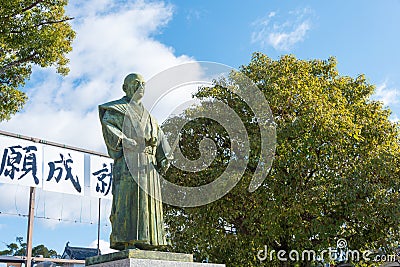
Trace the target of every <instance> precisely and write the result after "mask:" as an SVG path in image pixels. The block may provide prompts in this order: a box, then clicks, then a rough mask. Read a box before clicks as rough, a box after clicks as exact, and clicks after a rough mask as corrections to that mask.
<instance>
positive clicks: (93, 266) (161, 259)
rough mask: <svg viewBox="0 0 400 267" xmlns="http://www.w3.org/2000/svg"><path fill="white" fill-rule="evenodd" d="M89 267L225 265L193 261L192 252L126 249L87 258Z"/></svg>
mask: <svg viewBox="0 0 400 267" xmlns="http://www.w3.org/2000/svg"><path fill="white" fill-rule="evenodd" d="M85 266H90V267H147V266H153V267H158V266H160V267H161V266H163V267H184V266H187V267H225V264H213V263H198V262H193V255H192V254H183V253H171V252H160V251H148V250H135V249H128V250H123V251H119V252H115V253H110V254H105V255H100V256H95V257H91V258H87V259H86V262H85Z"/></svg>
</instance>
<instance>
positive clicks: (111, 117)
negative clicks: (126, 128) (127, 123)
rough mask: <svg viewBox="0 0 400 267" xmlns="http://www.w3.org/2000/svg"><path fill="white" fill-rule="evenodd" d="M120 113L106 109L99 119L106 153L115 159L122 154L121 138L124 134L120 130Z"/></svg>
mask: <svg viewBox="0 0 400 267" xmlns="http://www.w3.org/2000/svg"><path fill="white" fill-rule="evenodd" d="M120 117H121V115H120V114H118V113H117V112H113V111H112V110H107V111H106V112H105V113H104V116H103V118H102V120H101V125H102V130H103V137H104V141H105V143H106V146H107V150H108V154H109V155H110V157H111V158H113V159H116V158H119V157H121V156H122V139H123V138H124V134H123V133H122V130H121V128H122V127H121V125H122V124H121V122H120V120H123V118H120Z"/></svg>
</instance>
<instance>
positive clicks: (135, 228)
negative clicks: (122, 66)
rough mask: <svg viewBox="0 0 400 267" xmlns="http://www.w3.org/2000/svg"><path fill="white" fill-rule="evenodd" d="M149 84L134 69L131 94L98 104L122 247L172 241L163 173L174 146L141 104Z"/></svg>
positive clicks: (115, 243)
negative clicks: (167, 227)
mask: <svg viewBox="0 0 400 267" xmlns="http://www.w3.org/2000/svg"><path fill="white" fill-rule="evenodd" d="M144 85H145V83H144V80H143V78H142V76H141V75H139V74H129V75H128V76H127V77H126V78H125V80H124V84H123V90H124V92H125V94H126V95H125V96H124V97H123V98H121V99H119V100H115V101H111V102H108V103H105V104H102V105H100V106H99V115H100V121H101V125H102V131H103V137H104V141H105V143H106V146H107V150H108V154H109V155H110V157H111V158H113V159H114V166H113V187H112V193H113V202H112V209H111V215H110V221H111V224H112V232H111V235H110V247H111V248H113V249H117V250H124V249H133V248H137V249H154V248H156V247H158V246H163V245H166V244H167V243H166V239H165V231H164V223H163V211H162V201H161V189H160V182H159V177H158V172H165V171H166V170H167V169H168V167H169V161H168V153H169V150H170V148H169V146H168V143H167V141H166V139H165V138H164V134H163V132H162V130H161V129H160V127H159V126H158V124H157V121H156V120H155V119H154V117H152V116H151V115H150V114H149V112H148V111H147V110H146V109H145V108H144V106H143V104H142V103H141V98H142V97H143V94H144ZM124 118H125V123H128V124H125V125H124ZM126 125H128V128H127V127H126ZM129 125H130V126H129ZM123 127H124V128H123ZM139 127H141V128H140V129H139ZM124 129H125V130H124ZM126 129H128V131H127V130H126ZM128 157H129V159H130V160H127V159H128ZM128 161H129V162H128ZM128 163H129V164H128ZM128 166H129V167H128ZM149 192H150V194H148V193H149Z"/></svg>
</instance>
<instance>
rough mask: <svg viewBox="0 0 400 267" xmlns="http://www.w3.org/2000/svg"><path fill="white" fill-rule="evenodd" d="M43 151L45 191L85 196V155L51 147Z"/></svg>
mask: <svg viewBox="0 0 400 267" xmlns="http://www.w3.org/2000/svg"><path fill="white" fill-rule="evenodd" d="M43 150H44V156H43V160H44V170H43V174H44V176H43V189H44V190H47V191H53V192H60V193H67V194H75V195H82V196H83V194H84V189H85V179H84V178H85V176H84V175H85V169H84V154H83V153H81V152H77V151H73V150H69V149H64V148H58V147H51V146H44V148H43Z"/></svg>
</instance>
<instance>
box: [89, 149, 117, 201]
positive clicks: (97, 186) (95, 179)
mask: <svg viewBox="0 0 400 267" xmlns="http://www.w3.org/2000/svg"><path fill="white" fill-rule="evenodd" d="M112 167H113V160H112V159H110V158H105V157H100V156H94V155H91V156H90V196H92V197H98V198H108V199H112V193H111V191H112V190H111V189H112Z"/></svg>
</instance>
